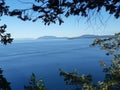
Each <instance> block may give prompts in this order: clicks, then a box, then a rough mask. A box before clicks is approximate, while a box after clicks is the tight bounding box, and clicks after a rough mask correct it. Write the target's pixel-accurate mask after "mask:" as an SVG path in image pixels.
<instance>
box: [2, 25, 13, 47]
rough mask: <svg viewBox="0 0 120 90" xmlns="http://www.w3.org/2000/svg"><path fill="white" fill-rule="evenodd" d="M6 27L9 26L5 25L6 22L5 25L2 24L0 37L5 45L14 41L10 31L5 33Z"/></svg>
mask: <svg viewBox="0 0 120 90" xmlns="http://www.w3.org/2000/svg"><path fill="white" fill-rule="evenodd" d="M6 28H7V25H5V24H4V25H3V26H0V39H1V40H0V41H1V43H3V44H4V45H6V44H8V43H11V42H12V41H13V38H11V34H10V33H5V32H6V30H5V29H6Z"/></svg>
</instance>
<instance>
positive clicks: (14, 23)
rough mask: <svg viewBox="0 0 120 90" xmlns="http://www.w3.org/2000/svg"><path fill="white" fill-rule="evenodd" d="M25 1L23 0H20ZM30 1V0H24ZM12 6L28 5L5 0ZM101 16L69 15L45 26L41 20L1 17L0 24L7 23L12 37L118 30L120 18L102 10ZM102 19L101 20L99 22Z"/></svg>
mask: <svg viewBox="0 0 120 90" xmlns="http://www.w3.org/2000/svg"><path fill="white" fill-rule="evenodd" d="M21 1H25V0H21ZM26 1H30V0H26ZM6 2H7V4H8V5H10V6H11V9H12V8H29V7H30V5H26V4H23V3H21V2H19V1H18V0H6ZM101 14H102V16H98V17H96V19H95V17H92V16H91V20H89V21H87V18H84V17H80V16H71V17H69V18H63V20H64V23H63V24H62V25H59V24H51V25H49V26H45V25H44V23H42V22H41V20H38V21H37V22H30V21H22V20H19V19H18V18H16V17H7V16H3V17H1V21H0V25H3V24H7V32H9V33H11V35H12V37H13V38H38V37H41V36H57V37H77V36H81V35H85V34H94V35H111V34H114V33H117V32H120V19H115V18H114V17H113V16H110V15H109V14H108V13H106V12H105V11H104V10H103V11H102V12H101ZM101 21H102V22H101Z"/></svg>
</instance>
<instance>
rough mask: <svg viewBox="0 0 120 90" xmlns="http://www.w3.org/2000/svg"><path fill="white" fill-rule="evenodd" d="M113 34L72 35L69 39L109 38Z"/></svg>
mask: <svg viewBox="0 0 120 90" xmlns="http://www.w3.org/2000/svg"><path fill="white" fill-rule="evenodd" d="M111 36H113V35H82V36H78V37H72V38H69V39H81V38H96V37H98V38H108V37H111Z"/></svg>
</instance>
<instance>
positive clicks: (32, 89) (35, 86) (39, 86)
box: [24, 73, 46, 90]
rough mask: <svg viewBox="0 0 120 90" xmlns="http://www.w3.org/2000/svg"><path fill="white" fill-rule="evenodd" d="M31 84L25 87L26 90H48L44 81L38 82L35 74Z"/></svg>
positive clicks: (32, 76)
mask: <svg viewBox="0 0 120 90" xmlns="http://www.w3.org/2000/svg"><path fill="white" fill-rule="evenodd" d="M29 84H30V85H28V86H26V85H25V86H24V90H46V88H45V84H44V81H43V80H42V79H39V80H36V76H35V74H34V73H32V75H31V78H30V82H29Z"/></svg>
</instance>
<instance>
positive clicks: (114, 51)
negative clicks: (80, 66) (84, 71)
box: [60, 33, 120, 90]
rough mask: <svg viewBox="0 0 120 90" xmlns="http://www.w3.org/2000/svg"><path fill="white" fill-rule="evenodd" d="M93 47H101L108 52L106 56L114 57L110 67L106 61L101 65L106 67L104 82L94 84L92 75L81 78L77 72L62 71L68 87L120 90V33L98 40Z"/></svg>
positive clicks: (81, 89) (89, 89)
mask: <svg viewBox="0 0 120 90" xmlns="http://www.w3.org/2000/svg"><path fill="white" fill-rule="evenodd" d="M91 46H99V47H100V48H101V49H102V50H107V53H106V55H111V56H113V59H112V60H111V63H110V65H106V63H105V62H104V61H100V64H101V65H102V66H103V67H104V69H103V72H104V73H105V79H104V81H99V82H98V83H97V84H93V81H92V76H91V75H82V76H79V75H78V74H77V73H76V72H73V73H68V72H65V71H62V70H61V71H60V75H61V76H63V77H64V81H65V82H66V84H67V85H77V88H76V90H120V33H117V34H115V35H114V36H112V37H108V38H103V39H100V38H96V39H95V40H94V42H93V44H92V45H91Z"/></svg>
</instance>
